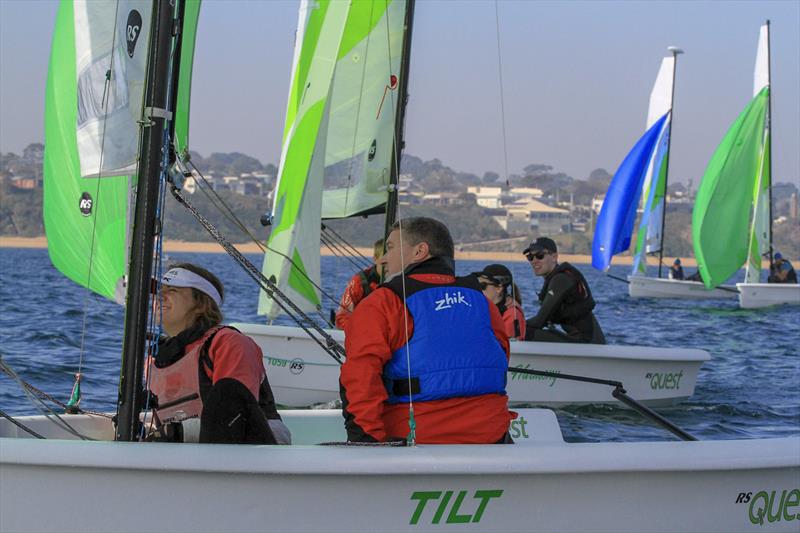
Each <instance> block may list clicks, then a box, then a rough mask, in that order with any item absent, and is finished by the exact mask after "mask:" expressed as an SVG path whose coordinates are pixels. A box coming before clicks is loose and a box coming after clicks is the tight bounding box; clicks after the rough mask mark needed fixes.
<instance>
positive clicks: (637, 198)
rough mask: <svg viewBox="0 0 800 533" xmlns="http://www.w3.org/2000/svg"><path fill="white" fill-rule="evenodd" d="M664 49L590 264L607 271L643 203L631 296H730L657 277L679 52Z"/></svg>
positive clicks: (627, 242) (723, 290) (603, 212)
mask: <svg viewBox="0 0 800 533" xmlns="http://www.w3.org/2000/svg"><path fill="white" fill-rule="evenodd" d="M668 50H669V51H670V53H671V54H672V55H671V56H669V57H665V58H663V59H662V60H661V66H660V68H659V70H658V75H657V76H656V81H655V83H654V84H653V90H652V91H651V92H650V106H649V109H648V113H647V127H646V131H645V133H644V135H642V137H641V138H640V139H639V140H638V141H637V142H636V144H635V145H634V146H633V148H632V149H631V151H630V152H629V153H628V155H627V156H625V159H624V160H623V161H622V163H621V164H620V166H619V168H618V169H617V171H616V172H615V173H614V177H613V178H612V180H611V183H610V184H609V186H608V191H607V192H606V197H605V200H604V201H603V207H602V208H601V209H600V215H599V216H598V218H597V226H596V229H595V232H594V238H593V241H592V266H593V267H594V268H596V269H597V270H600V271H602V272H608V269H609V268H610V266H611V261H612V259H613V257H614V256H615V255H617V254H620V253H623V252H625V251H627V250H628V249H629V248H630V246H631V239H632V236H633V228H634V224H635V222H636V215H637V208H638V207H639V205H641V211H642V216H641V220H640V221H639V228H638V230H637V234H636V247H635V249H634V252H633V268H632V269H631V274H630V275H629V276H628V279H627V281H628V294H629V295H630V297H631V298H683V299H707V298H730V297H731V296H733V295H735V294H736V289H735V288H734V287H720V288H715V289H712V290H709V289H707V288H706V287H705V286H704V285H703V284H702V283H699V282H696V281H688V280H673V279H671V278H662V277H661V273H662V263H663V255H664V221H665V215H666V196H667V182H668V177H669V155H670V141H671V138H672V123H673V115H674V109H673V99H674V95H675V71H676V67H677V59H678V54H682V53H683V50H681V49H679V48H676V47H674V46H670V47H669V48H668ZM656 254H657V255H658V277H656V278H653V277H649V276H648V275H647V257H648V256H654V255H656Z"/></svg>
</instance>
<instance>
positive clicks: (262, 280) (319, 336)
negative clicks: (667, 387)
mask: <svg viewBox="0 0 800 533" xmlns="http://www.w3.org/2000/svg"><path fill="white" fill-rule="evenodd" d="M171 192H172V196H173V197H174V198H175V199H176V200H177V201H178V202H179V203H180V204H181V205H183V206H184V207H185V208H186V209H187V210H188V211H189V212H190V213H191V214H192V215H193V216H194V217H195V219H196V220H197V221H198V222H199V223H200V224H201V225H202V226H203V228H205V230H206V231H207V232H208V233H209V234H210V235H211V236H212V237H213V238H214V240H215V241H217V243H219V244H220V246H222V248H224V249H225V251H226V252H227V253H228V255H230V256H231V257H232V258H233V259H234V261H236V262H237V263H238V264H239V266H241V267H242V269H243V270H244V271H245V273H246V274H247V275H248V276H249V277H250V278H251V279H252V280H253V281H255V282H256V285H258V286H259V288H261V289H262V290H263V291H264V292H265V293H266V294H267V296H268V297H270V298H272V299H273V300H274V301H275V303H277V304H278V307H280V308H281V309H282V310H283V312H285V313H286V314H287V315H289V316H290V317H291V318H292V319H293V320H294V321H295V322H296V323H297V324H298V326H300V328H302V329H303V331H305V332H306V333H307V334H308V336H309V337H311V339H313V340H314V342H316V343H317V344H318V345H319V346H320V347H321V348H322V349H323V350H325V352H327V353H328V355H330V356H331V357H333V358H334V359H335V360H336V361H337V362H338V363H339V364H341V363H342V362H343V358H344V355H345V353H344V347H342V345H341V344H339V343H338V342H337V341H336V340H335V339H334V338H333V337H331V336H330V335H329V334H328V333H327V332H325V330H323V329H322V328H320V327H319V325H317V323H316V322H314V321H313V320H311V318H309V317H308V315H306V314H305V313H304V312H303V311H302V310H301V309H300V308H299V307H297V305H296V304H295V303H294V302H292V301H291V299H289V297H287V296H286V295H285V294H284V293H283V292H281V291H280V289H278V287H277V286H276V285H275V283H273V282H272V281H270V280H269V279H267V278H266V277H265V276H264V275H263V274H262V273H261V271H260V270H258V269H257V268H256V267H255V265H253V264H252V263H251V262H250V261H249V260H248V259H247V258H246V257H245V256H244V255H242V253H241V252H240V251H239V250H238V249H237V248H236V247H235V246H234V245H232V244H231V243H230V242H229V241H228V240H227V239H226V238H225V236H223V235H222V234H221V233H220V231H219V230H218V229H217V228H216V227H214V225H213V224H211V223H210V222H209V221H208V220H207V219H206V218H205V217H204V216H203V215H202V214H201V213H200V212H198V211H197V209H195V208H194V206H192V205H191V203H189V201H188V200H187V199H186V198H185V197H184V196H183V195H181V193H180V191H179V190H178V188H177V187H175V186H174V185H173V186H172V188H171ZM312 331H313V332H312ZM323 341H324V342H323Z"/></svg>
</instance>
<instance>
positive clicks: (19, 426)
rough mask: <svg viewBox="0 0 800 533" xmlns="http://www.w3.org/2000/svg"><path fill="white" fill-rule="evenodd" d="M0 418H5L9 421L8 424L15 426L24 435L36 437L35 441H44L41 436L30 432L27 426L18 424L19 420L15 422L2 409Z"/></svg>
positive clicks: (32, 431)
mask: <svg viewBox="0 0 800 533" xmlns="http://www.w3.org/2000/svg"><path fill="white" fill-rule="evenodd" d="M0 416H2V417H3V418H5V419H6V420H8V421H9V422H11V423H12V424H14V425H15V426H17V427H18V428H20V429H21V430H23V431H25V432H26V433H29V434H31V435H33V436H34V437H36V438H37V439H44V437H43V436H42V435H40V434H38V433H36V432H35V431H34V430H32V429H31V428H29V427H28V426H26V425H25V424H23V423H22V422H20V421H19V420H16V419H14V418H13V417H12V416H11V415H9V414H8V413H6V412H5V411H3V410H2V409H0Z"/></svg>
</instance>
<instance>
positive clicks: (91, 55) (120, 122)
mask: <svg viewBox="0 0 800 533" xmlns="http://www.w3.org/2000/svg"><path fill="white" fill-rule="evenodd" d="M152 6H153V3H152V0H119V1H118V2H99V1H94V0H75V3H74V16H75V58H76V61H75V68H76V74H77V80H78V102H77V106H78V114H77V120H76V122H77V124H76V126H77V140H78V154H79V158H80V166H81V175H82V176H83V177H98V176H122V175H128V174H132V173H135V169H136V157H137V150H138V144H139V124H138V121H139V120H140V119H141V117H142V100H143V97H144V83H145V70H146V63H147V53H146V51H147V43H148V41H149V32H150V17H151V16H152V8H153V7H152ZM138 48H144V49H145V50H144V51H145V53H141V52H140V53H135V54H134V50H137V49H138Z"/></svg>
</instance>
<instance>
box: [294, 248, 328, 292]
mask: <svg viewBox="0 0 800 533" xmlns="http://www.w3.org/2000/svg"><path fill="white" fill-rule="evenodd" d="M292 261H293V262H294V265H295V266H293V267H292V268H291V269H290V272H289V286H290V287H291V288H293V289H294V290H295V291H297V293H298V294H299V295H300V296H302V297H303V298H305V299H306V300H308V301H309V302H311V303H312V304H314V305H319V304H320V301H319V297H318V296H317V290H316V289H315V288H314V285H312V284H311V282H310V281H308V276H307V275H306V274H305V272H306V267H305V265H304V264H303V258H302V257H300V254H299V253H298V251H297V249H296V248H295V250H294V253H293V254H292Z"/></svg>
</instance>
